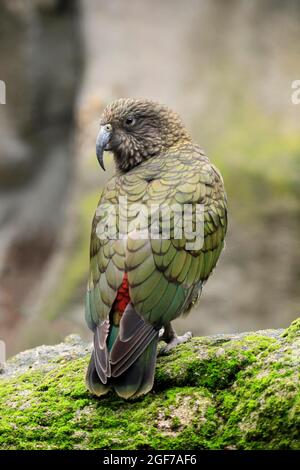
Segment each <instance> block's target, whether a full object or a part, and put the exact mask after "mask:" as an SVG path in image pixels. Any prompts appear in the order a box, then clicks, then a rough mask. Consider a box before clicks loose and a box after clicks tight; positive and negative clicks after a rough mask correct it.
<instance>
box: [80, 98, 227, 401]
mask: <svg viewBox="0 0 300 470" xmlns="http://www.w3.org/2000/svg"><path fill="white" fill-rule="evenodd" d="M106 150H107V151H110V152H112V153H113V156H114V161H115V165H116V169H117V171H116V174H115V176H114V177H113V178H112V179H111V180H110V181H109V182H108V183H107V185H106V187H105V188H104V189H103V191H102V194H101V197H100V201H99V205H98V207H97V210H96V213H95V216H94V219H93V223H92V234H91V244H90V274H89V280H88V287H87V294H86V321H87V324H88V326H89V328H90V329H91V330H92V331H93V332H94V347H93V352H92V356H91V359H90V363H89V366H88V370H87V375H86V383H87V386H88V388H89V390H90V392H91V393H92V394H94V395H96V396H101V395H104V394H106V393H107V392H108V391H109V390H110V389H114V390H115V392H116V393H117V394H118V395H119V396H121V397H123V398H125V399H128V398H134V397H137V396H139V395H142V394H145V393H147V392H149V391H150V390H151V389H152V387H153V381H154V372H155V365H156V356H157V345H158V341H159V339H162V340H164V341H165V342H166V346H165V347H164V348H163V351H164V352H165V351H168V350H170V349H171V348H173V347H174V346H176V345H177V344H180V343H182V342H184V341H187V340H188V339H189V338H190V337H191V333H189V332H188V333H186V334H185V335H183V336H177V335H176V333H175V331H174V329H173V327H172V325H171V322H172V321H173V320H174V319H175V318H177V317H178V316H180V315H182V314H186V313H187V312H189V311H190V309H191V307H192V306H193V305H194V304H195V303H196V301H197V299H198V298H199V296H200V294H201V290H202V287H203V285H204V283H205V282H206V280H207V279H208V277H209V276H210V274H211V272H212V271H213V269H214V267H215V266H216V263H217V261H218V258H219V256H220V253H221V251H222V249H223V247H224V238H225V234H226V229H227V199H226V193H225V190H224V184H223V180H222V177H221V175H220V173H219V171H218V170H217V169H216V168H215V167H214V166H213V165H212V164H211V163H210V161H209V159H208V158H207V157H206V155H205V154H204V152H203V151H202V150H201V149H200V147H199V146H198V145H196V144H195V143H193V141H192V138H191V137H190V135H189V133H188V132H187V130H186V128H185V127H184V125H183V123H182V121H181V119H180V117H179V116H178V115H177V114H176V113H174V112H173V111H171V110H170V109H168V108H167V107H166V106H164V105H161V104H159V103H156V102H153V101H150V100H144V99H119V100H117V101H114V102H113V103H112V104H110V105H109V106H107V107H106V109H105V110H104V112H103V115H102V117H101V122H100V131H99V134H98V137H97V143H96V153H97V158H98V161H99V163H100V165H101V167H102V168H103V169H105V168H104V164H103V153H104V151H106Z"/></svg>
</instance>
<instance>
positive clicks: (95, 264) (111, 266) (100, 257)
mask: <svg viewBox="0 0 300 470" xmlns="http://www.w3.org/2000/svg"><path fill="white" fill-rule="evenodd" d="M114 207H115V200H114V199H109V198H108V197H107V193H106V191H104V192H103V194H102V197H101V198H100V201H99V205H98V209H97V211H96V214H95V216H94V219H93V223H92V233H91V244H90V275H89V280H88V287H87V293H86V309H85V311H86V321H87V323H88V325H89V327H90V328H91V329H92V330H95V328H96V326H97V325H99V324H100V323H101V322H104V321H106V320H107V318H108V316H109V312H110V310H111V307H112V305H113V302H114V301H115V298H116V295H117V292H118V289H119V287H120V286H121V284H122V279H123V275H124V269H125V249H126V241H124V240H122V239H118V238H117V237H113V234H111V235H110V236H108V235H107V230H109V228H110V227H111V225H113V223H114V221H113V214H112V210H113V208H114ZM112 230H113V228H112Z"/></svg>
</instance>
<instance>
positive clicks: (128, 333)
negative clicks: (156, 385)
mask: <svg viewBox="0 0 300 470" xmlns="http://www.w3.org/2000/svg"><path fill="white" fill-rule="evenodd" d="M158 333H159V332H158V329H156V328H154V327H153V326H152V325H150V324H149V323H146V322H145V321H144V320H143V319H142V317H141V316H140V315H139V314H138V313H137V312H136V311H135V309H134V308H133V306H132V305H131V304H129V305H128V306H127V308H126V310H125V312H124V314H123V316H122V318H121V322H120V327H119V331H118V334H117V336H116V339H115V341H114V343H113V345H112V347H111V348H110V351H108V346H107V344H109V343H110V335H112V334H113V335H115V334H116V331H115V330H113V329H111V330H110V332H109V333H108V329H107V322H103V323H102V324H101V325H99V326H98V327H97V329H96V331H95V334H94V351H93V353H92V357H91V360H90V363H89V367H88V371H87V375H86V381H87V385H88V388H89V390H90V391H91V393H93V394H94V395H97V396H101V395H104V394H106V393H107V392H108V391H109V389H111V388H114V389H115V391H116V393H117V394H118V395H119V396H120V397H123V398H126V399H127V398H133V397H137V396H139V395H143V394H145V393H147V392H149V391H150V390H151V388H152V387H153V381H154V372H155V365H156V350H157V343H158Z"/></svg>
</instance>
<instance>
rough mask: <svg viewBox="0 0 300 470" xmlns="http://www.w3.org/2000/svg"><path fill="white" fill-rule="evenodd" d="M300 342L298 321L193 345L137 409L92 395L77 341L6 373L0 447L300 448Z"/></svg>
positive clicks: (170, 362) (17, 360) (85, 351)
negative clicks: (87, 385)
mask: <svg viewBox="0 0 300 470" xmlns="http://www.w3.org/2000/svg"><path fill="white" fill-rule="evenodd" d="M299 342H300V321H299V320H298V321H295V322H293V323H292V325H291V326H290V328H288V329H287V330H285V331H282V330H266V331H258V332H256V333H243V334H235V335H215V336H211V337H205V338H194V339H192V340H191V341H190V342H189V343H186V344H183V345H180V346H178V347H177V348H176V349H175V350H173V351H172V352H171V353H170V354H169V355H167V356H161V357H159V358H158V362H157V369H156V375H155V384H154V387H153V390H152V392H151V393H149V394H148V395H146V396H144V397H142V398H139V399H136V400H135V401H124V400H122V399H120V398H119V397H117V396H116V395H114V394H109V395H107V396H106V397H104V398H102V399H96V398H94V397H92V396H91V395H90V394H89V393H88V391H87V389H86V386H85V383H84V374H85V370H86V367H87V363H88V360H89V353H90V345H88V344H85V343H83V342H82V341H81V340H80V338H79V337H78V336H75V335H72V336H70V337H68V338H66V340H65V342H64V343H61V344H60V345H56V346H40V347H38V348H35V349H32V350H30V351H25V352H23V353H20V354H18V355H17V356H16V357H14V358H12V359H10V360H9V361H8V362H7V364H6V366H5V369H4V371H3V372H2V374H0V448H1V449H168V450H171V449H194V450H196V449H300V431H299V430H300V399H299V398H300V397H299V362H300V354H299Z"/></svg>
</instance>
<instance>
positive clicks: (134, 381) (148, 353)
mask: <svg viewBox="0 0 300 470" xmlns="http://www.w3.org/2000/svg"><path fill="white" fill-rule="evenodd" d="M157 342H158V333H157V335H156V336H155V337H154V338H153V339H152V341H151V343H150V344H149V345H148V346H147V348H146V349H145V351H144V352H143V353H142V354H141V355H140V357H139V358H138V359H137V360H136V361H135V362H134V363H133V364H132V365H131V366H130V367H129V368H128V369H127V370H126V371H125V372H124V373H123V374H122V375H120V376H119V377H118V378H116V379H114V382H113V387H114V389H115V391H116V392H117V394H118V395H119V396H120V397H122V398H125V399H128V398H136V397H138V396H140V395H144V394H145V393H147V392H149V391H150V390H151V389H152V387H153V382H154V372H155V365H156V349H157Z"/></svg>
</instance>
